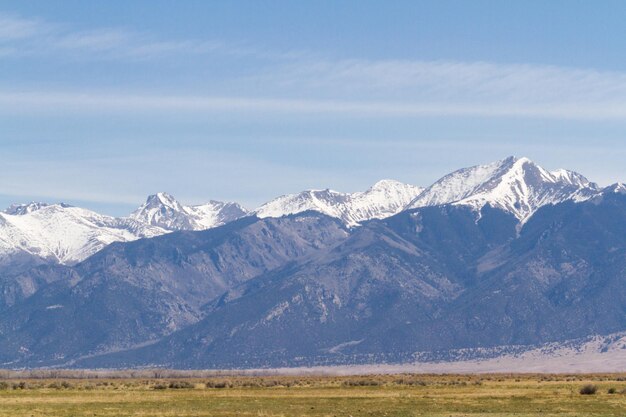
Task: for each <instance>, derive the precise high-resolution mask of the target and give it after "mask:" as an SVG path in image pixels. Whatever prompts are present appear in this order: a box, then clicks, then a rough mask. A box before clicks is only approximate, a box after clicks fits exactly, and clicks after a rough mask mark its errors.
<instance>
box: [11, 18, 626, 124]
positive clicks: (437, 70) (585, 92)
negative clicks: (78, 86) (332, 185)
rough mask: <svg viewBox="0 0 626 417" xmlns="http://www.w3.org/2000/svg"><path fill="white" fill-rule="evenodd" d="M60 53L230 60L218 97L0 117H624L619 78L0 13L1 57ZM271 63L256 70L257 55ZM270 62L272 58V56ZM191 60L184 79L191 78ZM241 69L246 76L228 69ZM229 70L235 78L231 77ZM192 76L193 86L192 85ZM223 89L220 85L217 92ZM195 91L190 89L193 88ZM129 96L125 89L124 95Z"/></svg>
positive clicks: (98, 101)
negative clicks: (234, 59) (233, 60)
mask: <svg viewBox="0 0 626 417" xmlns="http://www.w3.org/2000/svg"><path fill="white" fill-rule="evenodd" d="M59 53H67V54H73V55H76V56H80V57H83V58H84V59H90V60H100V59H150V58H155V57H163V56H167V55H173V54H188V55H198V54H212V53H221V54H230V55H236V56H239V57H243V58H245V59H247V61H245V65H237V66H232V68H233V71H224V72H222V73H220V74H217V75H214V74H212V76H211V77H210V79H206V78H204V77H199V78H202V80H203V81H204V83H205V84H206V86H212V87H216V88H214V89H213V90H211V89H210V88H209V87H206V86H205V87H206V88H207V90H206V91H221V92H224V93H223V94H220V95H215V94H214V95H208V94H207V95H193V96H190V95H182V94H181V95H172V94H162V93H159V92H155V91H150V92H149V93H146V92H141V91H139V92H137V93H136V94H133V93H123V94H119V93H110V92H109V91H103V90H98V89H97V87H95V84H96V83H97V82H96V81H94V87H93V88H92V90H90V91H83V92H76V91H69V90H67V91H34V90H29V89H26V88H21V90H20V91H17V90H16V89H15V88H13V89H11V90H8V89H6V88H5V89H4V90H2V89H1V87H0V110H1V111H4V112H30V111H61V110H66V111H72V112H92V111H108V112H116V111H119V112H122V111H124V112H126V111H134V112H159V111H168V112H172V111H174V112H187V113H192V112H195V113H219V112H241V111H245V112H257V113H299V114H313V115H319V114H331V115H344V116H357V117H362V116H366V117H425V116H428V117H432V116H470V117H526V118H550V119H587V120H607V119H617V120H623V119H624V118H625V117H626V73H623V72H610V71H598V70H594V69H579V68H565V67H558V66H549V65H526V64H500V63H490V62H454V61H411V60H358V59H328V58H321V57H319V56H314V55H313V54H310V53H307V52H305V51H291V52H288V53H279V52H276V51H267V50H263V49H258V48H254V47H250V46H245V45H233V44H230V43H228V42H224V41H220V40H206V39H160V38H158V37H156V36H153V35H151V34H148V33H140V32H135V31H132V30H128V29H123V28H100V29H93V30H89V31H77V30H72V29H71V28H68V27H66V26H65V25H63V24H58V23H54V22H52V23H51V22H47V21H43V20H41V19H27V18H23V17H19V16H14V15H7V14H0V56H11V55H42V56H47V57H51V59H55V58H56V57H57V55H58V54H59ZM260 57H262V58H265V59H267V58H270V59H269V60H268V62H265V63H264V64H263V65H261V64H259V58H260ZM275 58H279V59H275ZM196 67H198V65H197V62H196V61H194V62H193V65H192V68H191V69H189V71H190V72H191V73H194V71H196V73H197V71H198V69H197V68H196ZM243 67H245V68H246V70H245V74H246V75H245V76H243V75H242V73H241V72H238V71H236V69H238V68H243ZM235 73H236V74H235ZM199 78H197V79H199ZM224 86H227V87H224ZM194 87H195V86H194ZM129 91H130V90H129Z"/></svg>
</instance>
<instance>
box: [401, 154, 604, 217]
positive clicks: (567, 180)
mask: <svg viewBox="0 0 626 417" xmlns="http://www.w3.org/2000/svg"><path fill="white" fill-rule="evenodd" d="M597 191H598V186H597V185H596V184H594V183H592V182H590V181H589V180H587V179H586V178H585V177H584V176H582V175H580V174H578V173H576V172H572V171H568V170H564V169H559V170H556V171H552V172H551V171H548V170H546V169H544V168H542V167H540V166H538V165H537V164H535V163H534V162H532V161H531V160H530V159H528V158H525V157H522V158H517V157H514V156H510V157H508V158H505V159H502V160H500V161H496V162H493V163H490V164H487V165H477V166H473V167H469V168H463V169H460V170H458V171H454V172H453V173H451V174H448V175H446V176H444V177H443V178H441V179H440V180H438V181H437V182H435V183H434V184H433V185H431V186H430V187H428V188H427V189H426V190H425V191H424V192H423V193H422V194H420V195H419V196H418V197H417V198H415V199H414V200H413V201H412V202H411V203H410V204H409V205H408V206H407V208H419V207H425V206H433V205H441V204H460V205H468V206H472V207H474V208H476V209H477V210H480V209H481V208H482V207H484V206H485V205H490V206H492V207H496V208H500V209H503V210H505V211H508V212H510V213H512V214H514V215H515V217H517V218H518V219H519V220H520V221H522V222H524V221H526V220H527V219H528V218H529V217H530V216H531V215H532V214H533V213H534V212H535V211H536V210H537V209H538V208H540V207H541V206H543V205H546V204H556V203H559V202H562V201H565V200H569V199H577V200H578V201H580V200H584V199H585V198H589V197H591V196H592V195H593V194H594V193H595V192H597Z"/></svg>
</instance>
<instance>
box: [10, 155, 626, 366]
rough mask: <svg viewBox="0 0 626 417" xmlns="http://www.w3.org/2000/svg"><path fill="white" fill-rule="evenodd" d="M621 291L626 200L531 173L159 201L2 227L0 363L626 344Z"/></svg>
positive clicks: (316, 358) (70, 210)
mask: <svg viewBox="0 0 626 417" xmlns="http://www.w3.org/2000/svg"><path fill="white" fill-rule="evenodd" d="M356 225H359V227H353V226H356ZM205 229H206V230H205ZM624 277H626V186H624V185H623V184H615V185H612V186H610V187H606V188H604V189H599V188H598V187H597V186H596V185H595V184H593V183H591V182H589V181H588V180H586V179H585V178H584V177H582V176H581V175H579V174H576V173H573V172H570V171H565V170H558V171H547V170H545V169H543V168H541V167H539V166H537V165H535V164H534V163H532V162H531V161H529V160H528V159H525V158H519V159H518V158H513V157H511V158H507V159H504V160H502V161H498V162H495V163H492V164H489V165H484V166H476V167H471V168H466V169H462V170H459V171H455V172H453V173H452V174H449V175H447V176H446V177H444V178H442V179H441V180H439V181H437V182H436V183H435V184H433V185H432V186H430V187H429V188H427V189H425V190H421V189H419V188H418V187H413V186H410V185H406V184H401V183H398V182H395V181H381V182H379V183H377V184H375V185H374V186H373V187H372V188H370V189H369V190H367V191H364V192H360V193H350V194H344V193H337V192H334V191H329V190H326V191H307V192H303V193H300V194H296V195H290V196H284V197H281V198H279V199H276V200H274V201H272V202H270V203H267V204H265V205H263V206H261V207H260V208H259V209H257V210H256V211H255V212H254V213H252V214H249V213H248V214H247V213H245V210H244V209H242V208H241V207H239V206H237V205H236V204H233V203H219V202H210V203H208V204H206V205H202V206H184V205H182V204H180V203H179V202H177V201H176V200H175V199H174V198H173V197H171V196H169V195H167V194H164V193H160V194H157V195H154V196H151V197H149V198H148V200H147V201H146V203H145V204H144V205H143V206H142V207H140V208H139V209H138V210H137V211H135V212H134V213H133V214H132V215H131V217H128V218H112V217H108V216H101V215H99V214H97V213H94V212H91V211H89V210H84V209H80V208H76V207H69V206H67V205H59V204H57V205H47V204H40V203H31V204H28V205H21V206H12V207H11V208H9V209H7V210H6V211H5V212H3V213H0V312H1V313H2V314H0V364H1V365H0V366H4V367H24V366H27V367H29V366H30V367H32V366H75V367H89V368H96V367H118V368H119V367H127V366H168V367H176V368H233V367H236V368H241V367H268V366H269V367H275V366H310V365H327V364H354V363H359V364H367V363H380V362H386V363H393V362H395V363H406V362H409V361H412V360H415V359H416V358H421V359H423V358H434V359H437V360H447V359H449V358H453V357H458V354H459V352H487V351H489V352H500V351H511V349H513V350H514V349H516V348H514V347H515V346H539V345H543V344H546V343H555V344H559V343H565V341H568V340H574V339H581V338H586V337H589V336H592V335H608V334H619V333H620V332H624V331H626V318H624V316H623V311H624V310H626V290H625V288H626V285H624V284H625V282H624V279H625V278H624ZM455 355H456V356H455Z"/></svg>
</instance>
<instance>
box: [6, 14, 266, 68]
mask: <svg viewBox="0 0 626 417" xmlns="http://www.w3.org/2000/svg"><path fill="white" fill-rule="evenodd" d="M60 52H61V53H67V54H74V55H78V56H80V57H82V58H84V59H97V60H102V59H110V58H135V59H146V58H153V57H158V56H163V55H166V54H196V55H197V54H207V53H212V52H220V53H227V54H234V55H245V54H251V53H254V51H252V50H250V49H248V48H246V47H245V45H233V44H229V45H227V44H224V43H222V42H218V41H214V40H192V39H182V40H179V39H176V40H173V39H168V40H162V39H159V38H157V37H155V36H152V35H150V34H147V33H141V32H136V31H132V30H128V29H124V28H98V29H93V30H88V31H84V30H82V31H81V30H73V29H72V28H69V27H67V26H66V25H63V24H60V23H52V22H47V21H45V20H42V19H29V18H23V17H20V16H15V15H11V14H3V13H1V12H0V54H3V55H5V56H8V55H14V56H42V55H43V56H49V55H50V54H58V53H60Z"/></svg>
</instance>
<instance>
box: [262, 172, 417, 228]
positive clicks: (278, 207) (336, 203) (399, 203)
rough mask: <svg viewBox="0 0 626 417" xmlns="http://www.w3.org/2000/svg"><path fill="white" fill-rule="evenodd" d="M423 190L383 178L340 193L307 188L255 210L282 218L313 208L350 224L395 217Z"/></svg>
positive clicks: (266, 215) (354, 224) (265, 215)
mask: <svg viewBox="0 0 626 417" xmlns="http://www.w3.org/2000/svg"><path fill="white" fill-rule="evenodd" d="M422 191H423V189H422V188H421V187H416V186H414V185H409V184H403V183H401V182H398V181H393V180H382V181H379V182H377V183H376V184H374V185H373V186H372V187H370V188H369V189H368V190H366V191H363V192H356V193H340V192H337V191H332V190H308V191H303V192H301V193H298V194H289V195H285V196H282V197H278V198H277V199H275V200H272V201H270V202H268V203H265V204H263V205H262V206H261V207H259V208H258V209H256V210H255V211H254V214H255V215H256V216H258V217H261V218H263V217H280V216H285V215H288V214H295V213H301V212H303V211H307V210H314V211H318V212H320V213H323V214H326V215H328V216H331V217H336V218H338V219H341V220H342V221H343V222H345V223H346V224H347V225H348V226H356V225H358V224H359V223H360V222H363V221H366V220H371V219H382V218H385V217H389V216H392V215H394V214H396V213H398V212H400V211H402V210H403V209H404V207H405V206H406V205H407V204H408V203H409V202H410V201H411V200H413V199H414V198H415V197H416V196H418V195H419V194H420V193H421V192H422Z"/></svg>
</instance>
